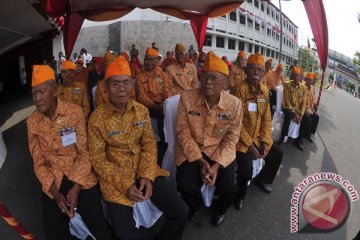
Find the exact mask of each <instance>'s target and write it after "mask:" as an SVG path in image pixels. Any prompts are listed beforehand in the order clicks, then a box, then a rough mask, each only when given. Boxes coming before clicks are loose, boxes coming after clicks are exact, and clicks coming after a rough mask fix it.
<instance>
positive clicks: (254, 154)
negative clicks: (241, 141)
mask: <svg viewBox="0 0 360 240" xmlns="http://www.w3.org/2000/svg"><path fill="white" fill-rule="evenodd" d="M249 151H250V155H251V157H252V160H256V159H259V158H260V153H259V150H258V149H257V148H256V147H255V145H254V144H251V145H250V147H249Z"/></svg>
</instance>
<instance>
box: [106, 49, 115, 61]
mask: <svg viewBox="0 0 360 240" xmlns="http://www.w3.org/2000/svg"><path fill="white" fill-rule="evenodd" d="M115 58H116V57H115V55H114V52H113V51H111V48H110V47H107V48H106V53H105V55H104V61H105V62H112V61H114V59H115Z"/></svg>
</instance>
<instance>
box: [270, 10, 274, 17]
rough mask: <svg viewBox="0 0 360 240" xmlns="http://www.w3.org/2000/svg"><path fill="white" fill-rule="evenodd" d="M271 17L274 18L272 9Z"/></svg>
mask: <svg viewBox="0 0 360 240" xmlns="http://www.w3.org/2000/svg"><path fill="white" fill-rule="evenodd" d="M271 17H272V18H274V11H272V10H271Z"/></svg>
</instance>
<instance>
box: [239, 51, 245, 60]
mask: <svg viewBox="0 0 360 240" xmlns="http://www.w3.org/2000/svg"><path fill="white" fill-rule="evenodd" d="M238 56H239V57H241V58H244V59H245V58H246V52H245V51H240V52H238Z"/></svg>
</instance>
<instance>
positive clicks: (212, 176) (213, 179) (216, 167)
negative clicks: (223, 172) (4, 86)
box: [207, 162, 220, 186]
mask: <svg viewBox="0 0 360 240" xmlns="http://www.w3.org/2000/svg"><path fill="white" fill-rule="evenodd" d="M219 168H220V164H219V163H217V162H215V163H214V164H213V165H212V166H211V172H212V173H211V174H210V176H209V178H210V180H211V182H210V183H209V184H207V185H208V186H214V185H215V182H216V179H217V174H218V170H219Z"/></svg>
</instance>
